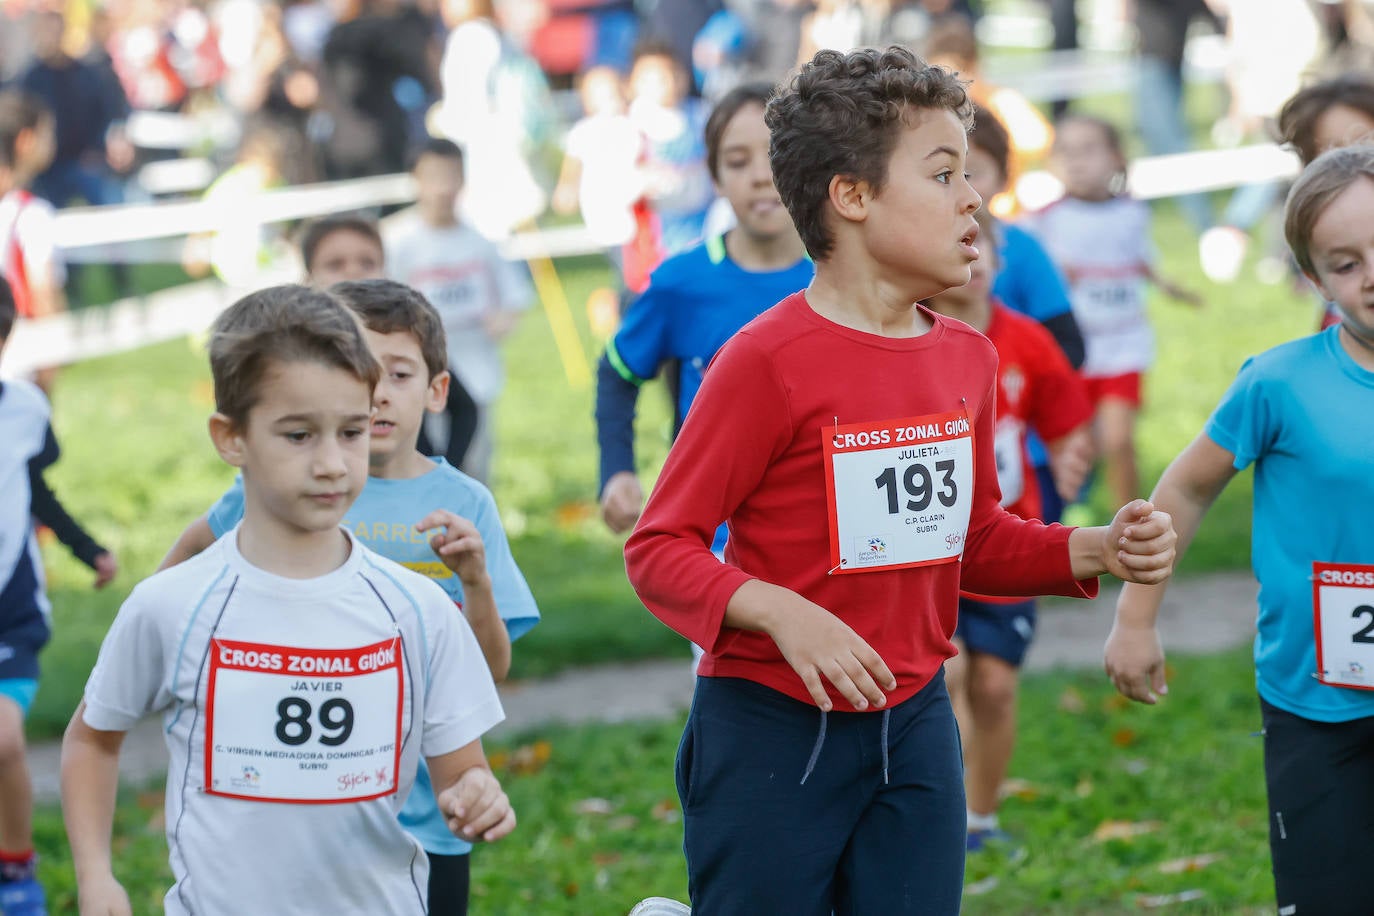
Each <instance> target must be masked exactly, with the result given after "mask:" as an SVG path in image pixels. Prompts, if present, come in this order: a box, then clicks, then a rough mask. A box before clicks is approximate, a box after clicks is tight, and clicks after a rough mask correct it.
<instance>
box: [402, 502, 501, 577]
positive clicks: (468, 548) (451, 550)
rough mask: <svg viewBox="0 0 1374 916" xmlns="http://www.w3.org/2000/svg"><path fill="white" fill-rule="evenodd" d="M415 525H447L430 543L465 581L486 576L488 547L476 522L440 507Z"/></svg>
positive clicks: (429, 527) (428, 528)
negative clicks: (474, 523)
mask: <svg viewBox="0 0 1374 916" xmlns="http://www.w3.org/2000/svg"><path fill="white" fill-rule="evenodd" d="M415 527H416V529H418V530H420V531H432V530H433V529H435V528H443V529H444V531H443V532H442V533H440V534H436V535H434V536H433V537H431V538H430V539H429V546H430V547H431V548H432V549H433V550H434V553H435V555H436V556H438V557H439V559H441V560H443V561H444V565H445V566H447V567H448V568H449V569H450V570H452V571H453V572H454V574H455V575H457V576H458V579H459V581H461V582H462V583H463V584H464V585H475V584H477V583H480V582H483V581H485V580H486V578H487V549H486V546H485V545H484V544H483V543H482V535H480V534H478V533H477V527H476V526H475V525H473V524H472V522H470V521H468V520H467V519H465V518H462V517H460V516H457V515H454V514H453V513H452V512H450V511H448V510H447V509H436V510H434V511H433V512H431V513H430V514H429V515H426V516H425V517H424V520H422V521H421V522H420V524H418V525H416V526H415Z"/></svg>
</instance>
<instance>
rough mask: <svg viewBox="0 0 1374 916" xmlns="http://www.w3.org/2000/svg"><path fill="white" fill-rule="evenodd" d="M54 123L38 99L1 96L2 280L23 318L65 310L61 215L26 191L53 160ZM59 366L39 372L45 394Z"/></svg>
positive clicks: (17, 94)
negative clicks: (59, 236) (59, 237)
mask: <svg viewBox="0 0 1374 916" xmlns="http://www.w3.org/2000/svg"><path fill="white" fill-rule="evenodd" d="M55 131H56V121H55V120H54V119H53V115H52V112H51V111H49V110H48V109H47V108H46V107H45V106H44V105H43V102H42V101H40V100H39V99H38V97H37V96H34V95H31V94H29V93H27V92H21V91H19V90H13V89H11V90H5V91H3V92H0V277H4V278H5V279H6V280H8V281H9V285H10V289H11V291H12V295H13V298H14V305H15V308H16V311H17V313H18V316H19V318H20V319H25V318H43V317H46V316H48V315H56V314H58V313H59V312H64V311H66V309H67V294H66V292H65V291H64V286H65V284H66V282H67V271H66V267H65V265H64V264H63V261H62V252H61V249H60V248H59V247H58V244H57V226H56V218H57V213H56V211H55V210H53V207H52V204H50V203H48V202H47V201H46V200H43V199H42V198H41V197H37V196H35V195H34V194H33V193H31V192H30V191H29V190H28V187H29V185H30V183H32V181H33V179H34V178H35V177H36V176H37V175H38V174H39V173H41V172H42V171H43V170H44V169H46V168H47V167H48V164H49V163H51V162H52V157H53V152H54V150H56V148H57V136H56V133H55ZM56 372H57V370H56V369H55V368H44V369H40V370H39V371H38V372H37V378H36V379H35V381H36V382H37V383H38V387H39V388H41V389H42V390H43V391H44V392H49V391H50V390H51V389H52V383H53V379H54V377H55V376H56Z"/></svg>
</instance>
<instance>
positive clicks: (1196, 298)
mask: <svg viewBox="0 0 1374 916" xmlns="http://www.w3.org/2000/svg"><path fill="white" fill-rule="evenodd" d="M1145 271H1146V272H1145V277H1146V279H1148V280H1149V281H1150V282H1151V283H1153V284H1154V285H1155V286H1158V287H1159V289H1160V291H1161V292H1163V293H1164V295H1166V296H1168V297H1169V298H1170V299H1176V300H1178V301H1179V302H1182V303H1183V304H1184V305H1191V306H1192V307H1193V308H1202V304H1203V303H1202V297H1201V296H1200V295H1198V294H1197V293H1195V292H1193V291H1192V290H1190V289H1188V288H1187V287H1183V286H1179V285H1178V284H1177V283H1175V282H1174V281H1172V280H1170V279H1169V278H1167V277H1163V276H1160V274H1159V271H1157V270H1155V269H1154V267H1146V268H1145Z"/></svg>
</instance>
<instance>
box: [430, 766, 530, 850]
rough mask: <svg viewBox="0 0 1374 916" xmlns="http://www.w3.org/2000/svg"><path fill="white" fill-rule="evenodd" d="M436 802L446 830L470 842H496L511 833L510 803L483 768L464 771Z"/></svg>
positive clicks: (511, 815) (475, 767)
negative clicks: (445, 824)
mask: <svg viewBox="0 0 1374 916" xmlns="http://www.w3.org/2000/svg"><path fill="white" fill-rule="evenodd" d="M438 802H439V810H440V811H441V812H443V814H444V819H445V821H447V823H448V829H449V830H451V831H453V835H454V836H457V837H462V838H463V839H465V840H468V841H470V842H476V841H477V840H486V841H487V842H491V841H492V840H499V839H501V837H503V836H505V835H506V834H508V833H510V832H511V831H512V830H514V829H515V810H514V809H513V808H511V806H510V799H508V798H506V793H505V792H503V791H501V783H500V782H498V781H497V779H496V776H495V775H494V774H493V773H492V772H491V770H488V769H487V768H486V767H481V766H474V767H470V768H468V769H467V770H465V771H464V772H463V775H462V776H460V777H458V781H457V782H455V783H454V784H453V785H451V786H449V787H448V788H447V789H445V790H444V791H443V792H441V793H440V794H439V798H438Z"/></svg>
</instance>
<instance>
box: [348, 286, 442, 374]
mask: <svg viewBox="0 0 1374 916" xmlns="http://www.w3.org/2000/svg"><path fill="white" fill-rule="evenodd" d="M329 292H330V294H331V295H333V296H336V297H337V298H338V299H339V300H340V301H341V302H343V304H344V305H346V306H348V307H349V309H351V310H352V311H353V313H354V314H355V315H357V316H358V317H359V318H360V319H362V322H363V324H364V325H365V326H366V327H367V329H368V330H370V331H376V332H377V333H378V334H395V333H397V332H398V331H407V332H409V333H411V334H413V335H414V336H415V339H416V340H417V341H419V344H420V353H421V355H423V356H424V358H425V368H427V369H428V370H429V377H430V378H434V377H435V376H436V375H438V374H439V373H440V372H443V371H445V370H446V369H448V337H447V335H445V334H444V323H443V321H442V320H441V319H440V318H439V313H438V312H437V311H436V310H435V308H434V306H433V305H430V302H429V300H428V299H426V298H425V297H424V295H422V294H421V293H420V291H419V290H416V289H414V288H412V287H409V286H406V285H405V284H404V283H397V282H396V281H395V280H345V281H343V282H342V283H335V284H334V285H333V286H331V287H329Z"/></svg>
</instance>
